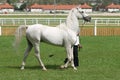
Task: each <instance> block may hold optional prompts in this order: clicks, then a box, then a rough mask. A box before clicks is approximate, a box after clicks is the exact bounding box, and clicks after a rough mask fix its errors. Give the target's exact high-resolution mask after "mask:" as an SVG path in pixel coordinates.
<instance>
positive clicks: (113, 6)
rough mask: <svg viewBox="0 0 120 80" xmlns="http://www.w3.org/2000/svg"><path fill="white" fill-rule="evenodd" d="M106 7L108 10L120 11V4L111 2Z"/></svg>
mask: <svg viewBox="0 0 120 80" xmlns="http://www.w3.org/2000/svg"><path fill="white" fill-rule="evenodd" d="M106 9H107V11H108V12H118V11H120V5H116V4H114V3H111V4H109V5H108V6H106Z"/></svg>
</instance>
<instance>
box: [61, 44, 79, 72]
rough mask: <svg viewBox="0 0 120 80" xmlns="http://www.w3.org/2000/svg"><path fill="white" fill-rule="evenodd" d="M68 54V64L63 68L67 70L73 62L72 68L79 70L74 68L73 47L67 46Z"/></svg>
mask: <svg viewBox="0 0 120 80" xmlns="http://www.w3.org/2000/svg"><path fill="white" fill-rule="evenodd" d="M66 52H67V58H68V60H67V62H66V63H65V64H64V65H62V66H61V68H67V67H68V64H69V63H70V62H71V66H72V67H73V68H74V69H75V70H77V68H76V67H75V66H74V61H73V60H74V58H73V47H72V46H71V45H68V46H66Z"/></svg>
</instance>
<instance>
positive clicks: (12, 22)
mask: <svg viewBox="0 0 120 80" xmlns="http://www.w3.org/2000/svg"><path fill="white" fill-rule="evenodd" d="M62 22H65V18H0V35H2V33H1V32H2V30H1V28H2V26H8V27H10V26H19V25H31V24H44V25H52V26H55V25H58V24H61V23H62ZM80 22H82V23H83V21H82V20H80ZM87 25H92V26H93V29H94V32H93V33H94V36H97V27H98V26H101V25H103V26H113V27H114V26H118V27H120V18H93V19H92V21H91V22H90V23H88V24H87Z"/></svg>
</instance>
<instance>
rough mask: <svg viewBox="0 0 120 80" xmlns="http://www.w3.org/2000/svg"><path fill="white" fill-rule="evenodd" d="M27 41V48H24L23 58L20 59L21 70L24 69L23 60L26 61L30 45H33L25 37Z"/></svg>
mask: <svg viewBox="0 0 120 80" xmlns="http://www.w3.org/2000/svg"><path fill="white" fill-rule="evenodd" d="M27 42H28V46H27V48H26V50H25V52H24V58H23V61H22V66H21V70H23V69H24V66H25V62H26V58H27V56H28V54H29V52H30V51H31V49H32V47H33V45H32V43H31V42H30V41H29V40H28V39H27Z"/></svg>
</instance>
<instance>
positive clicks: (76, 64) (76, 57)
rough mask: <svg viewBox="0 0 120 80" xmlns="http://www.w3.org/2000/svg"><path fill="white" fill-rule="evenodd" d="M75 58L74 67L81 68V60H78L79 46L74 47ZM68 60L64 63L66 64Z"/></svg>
mask: <svg viewBox="0 0 120 80" xmlns="http://www.w3.org/2000/svg"><path fill="white" fill-rule="evenodd" d="M73 57H74V65H75V66H79V59H78V46H77V45H74V47H73ZM67 60H68V58H66V59H65V60H64V63H66V62H67Z"/></svg>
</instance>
